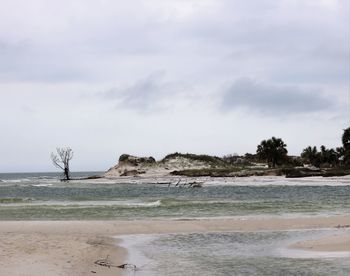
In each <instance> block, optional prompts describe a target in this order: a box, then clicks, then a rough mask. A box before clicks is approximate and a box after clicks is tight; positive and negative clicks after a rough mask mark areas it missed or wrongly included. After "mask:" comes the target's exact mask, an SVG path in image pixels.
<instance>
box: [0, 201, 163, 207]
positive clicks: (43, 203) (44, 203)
mask: <svg viewBox="0 0 350 276" xmlns="http://www.w3.org/2000/svg"><path fill="white" fill-rule="evenodd" d="M160 205H161V201H160V200H157V201H152V202H133V201H34V202H21V203H2V204H0V206H13V207H15V206H18V207H21V206H62V207H70V206H71V207H77V208H88V207H93V206H121V207H123V206H125V207H130V208H133V207H135V208H137V207H158V206H160Z"/></svg>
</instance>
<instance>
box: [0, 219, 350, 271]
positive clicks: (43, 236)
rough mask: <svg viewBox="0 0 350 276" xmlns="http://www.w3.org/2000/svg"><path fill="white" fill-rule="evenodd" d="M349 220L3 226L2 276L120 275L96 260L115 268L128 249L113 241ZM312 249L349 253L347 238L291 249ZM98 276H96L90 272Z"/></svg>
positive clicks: (326, 225) (0, 227) (23, 223)
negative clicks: (120, 237)
mask: <svg viewBox="0 0 350 276" xmlns="http://www.w3.org/2000/svg"><path fill="white" fill-rule="evenodd" d="M349 223H350V216H332V217H312V218H289V219H283V218H265V219H256V218H254V219H253V218H252V219H245V220H242V219H205V220H153V221H2V222H0V241H1V245H0V275H14V276H17V275H21V276H22V275H23V276H24V275H40V274H41V275H121V273H122V271H123V270H122V269H118V268H105V267H100V266H97V265H95V264H94V261H96V260H98V259H103V258H105V257H106V256H107V255H109V256H110V257H109V259H110V260H111V261H112V262H113V263H115V264H117V265H119V264H122V263H123V262H124V261H125V260H126V259H127V253H126V250H125V249H123V248H121V247H117V245H116V241H115V240H114V239H112V237H113V236H118V235H124V234H158V233H159V234H160V233H191V232H213V231H260V230H290V229H317V228H335V229H336V227H337V226H338V225H340V226H344V225H348V224H349ZM294 247H296V248H299V249H300V248H301V249H312V250H331V251H350V235H346V236H345V235H342V236H333V237H330V238H325V239H321V240H315V241H307V242H303V243H298V244H296V245H294ZM94 272H96V273H94Z"/></svg>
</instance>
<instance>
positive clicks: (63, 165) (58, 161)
mask: <svg viewBox="0 0 350 276" xmlns="http://www.w3.org/2000/svg"><path fill="white" fill-rule="evenodd" d="M56 152H57V153H53V152H52V153H51V160H52V163H53V164H54V166H55V167H57V168H59V169H62V170H63V174H64V177H65V178H64V180H70V171H69V162H70V160H72V158H73V150H72V149H71V148H68V147H67V148H57V149H56Z"/></svg>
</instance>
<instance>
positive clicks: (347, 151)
mask: <svg viewBox="0 0 350 276" xmlns="http://www.w3.org/2000/svg"><path fill="white" fill-rule="evenodd" d="M342 142H343V149H344V150H343V156H344V159H343V160H344V164H346V165H350V127H349V128H347V129H344V133H343V136H342Z"/></svg>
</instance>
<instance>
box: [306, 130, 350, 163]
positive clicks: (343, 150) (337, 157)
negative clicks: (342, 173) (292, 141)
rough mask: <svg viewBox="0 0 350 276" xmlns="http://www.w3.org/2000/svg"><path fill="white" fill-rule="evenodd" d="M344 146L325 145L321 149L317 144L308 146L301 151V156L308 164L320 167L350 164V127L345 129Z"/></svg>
mask: <svg viewBox="0 0 350 276" xmlns="http://www.w3.org/2000/svg"><path fill="white" fill-rule="evenodd" d="M342 144H343V146H342V147H337V148H336V149H327V148H326V147H325V146H324V145H322V146H321V147H320V151H318V150H317V148H316V147H315V146H313V147H311V146H308V147H307V148H305V149H304V150H303V152H302V153H301V157H302V159H303V161H304V163H306V164H311V165H313V166H315V167H318V168H321V167H323V168H327V167H329V168H335V167H339V166H349V165H350V128H347V129H345V130H344V133H343V135H342Z"/></svg>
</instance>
